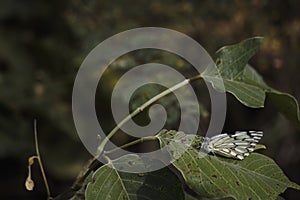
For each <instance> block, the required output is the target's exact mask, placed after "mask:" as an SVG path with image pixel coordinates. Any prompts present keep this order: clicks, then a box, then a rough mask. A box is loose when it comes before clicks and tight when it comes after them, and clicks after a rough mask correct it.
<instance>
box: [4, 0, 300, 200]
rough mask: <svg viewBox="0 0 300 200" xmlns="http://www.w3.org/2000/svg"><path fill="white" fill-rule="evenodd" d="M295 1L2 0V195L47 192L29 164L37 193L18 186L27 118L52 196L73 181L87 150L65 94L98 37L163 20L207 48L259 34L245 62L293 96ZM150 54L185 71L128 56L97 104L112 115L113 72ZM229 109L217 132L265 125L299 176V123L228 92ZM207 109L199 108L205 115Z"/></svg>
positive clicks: (272, 152)
mask: <svg viewBox="0 0 300 200" xmlns="http://www.w3.org/2000/svg"><path fill="white" fill-rule="evenodd" d="M299 8H300V2H299V1H296V0H294V1H293V0H286V1H280V0H272V1H271V0H262V1H259V0H250V1H238V0H236V1H233V0H209V1H208V0H205V1H198V0H194V1H185V0H182V1H175V0H166V1H159V0H152V1H145V0H140V1H133V0H127V1H115V0H112V1H96V0H90V1H88V0H69V1H61V0H52V1H46V0H27V1H22V0H0V164H1V165H0V177H1V179H0V191H1V192H0V199H42V198H43V199H45V189H44V185H43V182H42V179H41V174H40V171H39V169H38V166H37V165H36V164H35V165H34V166H33V169H32V171H33V175H32V176H33V179H34V181H35V183H36V187H35V189H34V191H33V192H28V191H26V190H25V187H24V181H25V179H26V176H27V159H28V157H29V156H31V155H33V154H35V150H34V139H33V136H34V135H33V119H34V118H37V119H38V127H39V128H38V132H39V138H40V150H41V153H42V159H43V161H44V165H45V168H46V172H47V175H48V179H49V184H50V188H51V191H52V194H53V195H54V196H55V195H57V194H59V193H61V192H63V191H64V190H66V189H67V187H68V186H70V185H71V183H72V181H74V179H75V177H76V175H77V174H78V172H79V171H80V169H81V167H82V166H83V165H84V163H85V161H87V160H88V159H89V158H90V155H89V153H88V152H87V151H86V150H85V148H84V147H83V145H82V143H81V142H80V140H79V138H78V136H77V133H76V130H75V127H74V123H73V119H72V112H71V97H72V95H71V94H72V86H73V82H74V79H75V76H76V72H77V70H78V68H79V66H80V64H81V62H82V61H83V59H84V58H85V56H86V55H87V54H88V52H89V51H90V50H92V49H93V48H94V47H95V46H96V45H97V44H98V43H100V42H101V41H103V40H104V39H106V38H108V37H110V36H112V35H114V34H116V33H119V32H121V31H125V30H128V29H131V28H136V27H143V26H158V27H165V28H170V29H174V30H177V31H180V32H183V33H185V34H187V35H189V36H190V37H192V38H194V39H195V40H197V41H198V42H199V43H200V44H201V45H202V46H203V47H204V48H205V49H206V50H207V51H208V52H209V53H210V54H211V55H212V56H213V54H214V52H215V51H216V50H217V49H218V48H220V47H222V46H224V45H228V44H233V43H238V42H240V41H241V40H243V39H246V38H249V37H253V36H264V37H265V40H264V43H263V46H262V48H261V50H260V51H259V52H258V54H257V55H256V56H255V57H254V58H253V59H251V61H250V63H251V64H252V65H253V66H254V68H255V69H256V70H257V71H258V72H259V73H260V74H262V75H263V77H264V79H265V81H266V82H267V83H268V84H269V85H270V86H271V87H273V88H276V89H278V90H280V91H283V92H288V93H290V94H292V95H294V96H295V97H296V98H297V99H298V100H300V89H299V86H300V79H299V74H300V67H299V64H300V56H299V52H300V12H299ZM153 60H155V61H161V62H162V63H166V64H169V65H173V66H174V67H175V68H177V69H179V68H180V69H182V66H186V68H184V69H183V71H184V72H186V75H187V76H188V75H189V73H191V72H189V70H188V67H187V66H188V65H186V64H182V63H184V62H182V61H181V60H180V58H177V57H176V56H174V55H168V54H167V53H165V54H163V55H161V54H159V53H157V52H155V51H149V52H148V53H147V52H133V53H131V54H129V55H125V56H123V57H122V58H120V59H119V61H117V62H115V64H114V66H112V68H111V71H108V72H107V74H108V75H109V76H108V75H107V77H108V78H106V79H105V78H104V79H103V80H102V82H103V83H104V82H105V84H106V85H105V86H103V85H102V87H100V86H99V87H100V89H99V90H101V92H102V93H101V94H100V95H99V97H97V98H99V100H97V102H100V103H98V104H99V105H97V108H98V110H101V112H102V114H101V115H102V116H106V115H107V116H110V115H111V114H110V111H109V110H108V109H105V108H107V106H105V105H110V102H109V98H110V94H109V88H110V87H112V86H113V84H114V83H115V78H111V77H112V75H115V77H118V76H119V73H120V72H122V70H123V71H124V69H126V67H132V66H134V65H137V64H140V63H146V62H149V61H153ZM161 89H162V88H159V87H158V89H157V90H161ZM152 93H153V94H155V92H153V91H152ZM152 93H151V92H148V93H147V92H146V93H144V94H142V95H140V96H141V97H145V95H146V96H151V95H150V94H152ZM137 97H138V95H137V96H136V98H135V99H139V98H137ZM148 98H149V97H148ZM140 99H141V98H140ZM137 101H139V100H137ZM203 101H204V102H205V100H203ZM132 102H133V104H134V101H132ZM171 103H172V102H171ZM173 103H174V102H173ZM175 103H176V102H175ZM227 109H228V113H227V120H226V124H225V127H224V130H225V131H234V130H239V129H241V130H245V129H261V130H264V132H265V136H264V138H263V143H264V144H265V145H266V146H267V150H265V151H263V153H264V154H266V155H268V156H270V157H271V158H273V159H274V160H275V161H276V162H277V163H278V164H279V166H280V167H281V168H282V169H283V170H284V172H285V174H286V175H287V176H288V177H289V178H290V179H291V180H292V181H295V182H296V183H298V184H300V170H299V168H300V157H299V154H298V153H299V152H300V134H299V130H296V129H295V128H294V127H293V126H292V124H291V123H290V122H289V121H287V120H286V119H285V118H284V117H283V116H282V115H281V114H279V113H278V112H277V111H276V110H275V109H274V107H272V106H271V105H269V104H268V102H267V104H266V107H265V108H264V109H250V108H247V107H245V106H243V105H242V104H240V103H239V102H238V101H237V100H236V99H235V98H233V97H232V96H231V95H228V108H227ZM174 112H175V111H174ZM208 113H209V109H208ZM208 113H202V114H203V118H204V119H205V118H207V116H209V114H208ZM174 115H175V114H174ZM103 120H104V121H102V122H101V123H102V124H105V127H106V129H107V131H109V130H110V129H111V128H113V127H114V121H113V120H112V119H111V117H107V118H106V117H104V119H103ZM172 120H173V119H171V122H172ZM174 121H176V119H174ZM204 122H205V120H204ZM203 126H205V124H203V125H202V127H203ZM204 129H205V128H204ZM283 196H284V197H285V198H287V199H299V198H300V192H298V191H295V190H290V189H288V190H287V191H286V192H285V193H284V194H283Z"/></svg>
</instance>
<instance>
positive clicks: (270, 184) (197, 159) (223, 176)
mask: <svg viewBox="0 0 300 200" xmlns="http://www.w3.org/2000/svg"><path fill="white" fill-rule="evenodd" d="M158 137H159V140H160V143H161V146H162V147H164V146H165V145H166V144H168V146H166V147H167V150H168V152H169V153H170V154H171V156H173V157H174V158H176V160H175V161H174V162H173V165H174V166H175V168H176V169H178V170H179V172H180V173H181V174H182V176H183V178H184V180H185V181H186V184H187V185H188V186H189V187H190V188H191V189H192V190H193V191H195V192H196V193H197V194H198V195H200V196H202V197H209V198H224V197H232V198H235V199H276V198H277V197H278V196H279V194H280V193H282V192H284V191H285V190H286V189H287V188H288V187H290V188H294V189H298V190H300V186H299V185H297V184H296V183H293V182H291V181H290V180H289V179H288V178H287V177H286V176H285V175H284V173H283V172H282V170H281V169H280V168H279V167H278V165H277V164H276V163H275V162H274V161H273V160H272V159H270V158H268V157H266V156H264V155H261V154H258V153H252V154H251V155H250V156H248V157H246V158H245V159H244V160H242V161H240V160H235V159H228V158H223V157H219V156H214V155H207V154H205V153H203V152H201V151H199V150H197V149H196V148H194V147H197V146H199V145H200V143H201V137H199V136H194V135H190V134H184V133H183V132H176V131H166V130H164V131H162V132H161V133H159V135H158ZM194 137H195V140H194V141H193V142H192V143H191V138H194ZM190 144H192V145H191V146H190V147H188V148H187V145H190ZM182 149H186V151H185V152H183V151H182ZM180 154H181V155H180ZM179 155H180V156H179Z"/></svg>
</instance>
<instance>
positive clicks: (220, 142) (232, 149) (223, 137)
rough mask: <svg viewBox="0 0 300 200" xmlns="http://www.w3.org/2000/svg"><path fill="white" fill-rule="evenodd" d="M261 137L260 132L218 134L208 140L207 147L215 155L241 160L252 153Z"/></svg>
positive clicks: (261, 133)
mask: <svg viewBox="0 0 300 200" xmlns="http://www.w3.org/2000/svg"><path fill="white" fill-rule="evenodd" d="M262 136H263V132H262V131H237V132H235V134H233V135H229V134H220V135H216V136H214V137H212V138H211V139H210V142H209V143H210V144H209V146H212V147H213V153H215V154H218V155H221V156H225V157H229V158H235V159H240V160H243V159H244V158H245V157H246V156H249V154H250V153H251V152H253V151H254V149H255V146H256V144H257V143H258V142H259V140H260V139H261V137H262Z"/></svg>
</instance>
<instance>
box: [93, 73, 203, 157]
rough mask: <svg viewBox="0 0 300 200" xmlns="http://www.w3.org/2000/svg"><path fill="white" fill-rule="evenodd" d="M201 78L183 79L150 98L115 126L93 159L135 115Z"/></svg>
mask: <svg viewBox="0 0 300 200" xmlns="http://www.w3.org/2000/svg"><path fill="white" fill-rule="evenodd" d="M200 78H202V76H201V74H198V75H196V76H194V77H192V78H189V79H185V80H184V81H182V82H180V83H178V84H176V85H174V86H173V87H171V88H168V89H166V90H165V91H163V92H161V93H160V94H158V95H156V96H154V97H152V98H151V99H149V100H148V101H147V102H145V103H144V104H143V105H141V106H140V107H138V108H137V109H135V111H133V112H132V113H131V114H130V115H128V116H127V117H125V118H124V119H123V120H122V121H121V122H120V123H119V124H117V126H116V127H115V128H114V129H113V130H112V131H111V132H110V133H109V134H108V135H107V136H106V137H105V138H104V140H103V141H102V142H101V144H100V145H99V147H98V149H97V153H96V156H95V157H97V158H98V157H99V156H100V155H101V154H102V153H103V149H104V147H105V145H106V143H107V142H108V141H109V139H110V138H111V137H112V136H114V135H115V133H116V132H117V131H118V130H119V129H120V128H121V127H122V126H123V125H124V124H125V123H126V122H128V121H129V120H130V119H132V118H133V117H135V116H136V115H138V114H139V113H140V112H142V111H143V110H144V109H145V108H147V107H148V106H150V105H151V104H153V103H154V102H156V101H157V100H159V99H161V98H162V97H164V96H166V95H168V94H170V93H171V92H174V91H175V90H177V89H179V88H181V87H183V86H185V85H187V84H188V83H190V82H191V81H194V80H198V79H200Z"/></svg>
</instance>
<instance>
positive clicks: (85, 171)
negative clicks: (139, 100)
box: [55, 74, 202, 200]
mask: <svg viewBox="0 0 300 200" xmlns="http://www.w3.org/2000/svg"><path fill="white" fill-rule="evenodd" d="M201 78H202V76H201V74H198V75H196V76H193V77H191V78H189V79H185V80H184V81H182V82H180V83H178V84H176V85H174V86H173V87H171V88H170V89H166V90H165V91H163V92H162V93H160V94H158V95H156V96H154V97H153V98H151V99H150V100H148V101H147V102H145V103H144V104H143V105H141V106H140V107H138V108H137V109H136V110H135V111H134V112H132V113H131V114H130V115H128V116H127V117H125V118H124V119H123V120H122V121H121V122H120V123H119V124H118V125H117V126H116V127H115V128H114V129H113V130H112V131H111V132H110V133H109V134H108V135H107V136H106V137H105V138H104V140H103V141H102V142H101V143H100V145H99V146H98V148H97V152H96V155H95V157H94V158H92V159H91V160H90V161H89V164H88V165H87V167H85V168H83V170H81V172H80V173H79V176H78V177H77V179H76V181H75V182H74V184H73V186H72V187H71V188H70V189H69V190H68V191H66V192H65V193H63V194H61V195H59V196H58V197H56V198H55V199H57V200H58V199H66V198H65V197H66V196H69V197H70V196H73V195H74V192H75V191H77V190H79V189H80V188H81V187H82V183H83V182H84V180H85V178H86V177H87V176H88V175H89V174H90V173H91V172H92V171H93V170H95V169H96V168H97V167H99V166H101V163H100V162H99V161H98V160H97V158H99V156H101V155H103V149H104V147H105V145H106V143H107V142H108V141H109V139H110V138H111V137H112V136H114V134H115V133H116V132H117V131H118V130H119V129H120V127H121V126H123V125H124V124H125V123H126V122H127V121H128V120H129V119H131V118H133V117H134V116H136V115H138V114H139V113H140V112H142V111H143V110H144V109H145V108H147V107H148V106H150V105H151V104H152V103H154V102H155V101H157V100H159V99H160V98H162V97H164V96H166V95H168V94H170V93H171V92H173V91H175V90H177V89H179V88H180V87H183V86H185V85H187V84H188V83H190V82H192V81H195V80H198V79H201ZM154 137H155V136H150V137H145V138H147V139H145V138H144V139H143V138H140V139H138V140H135V141H133V142H130V143H128V144H125V145H123V146H121V147H120V148H125V147H128V146H131V145H134V144H137V143H139V142H143V141H146V140H154ZM150 138H151V139H150ZM155 139H157V138H155ZM118 149H119V148H117V149H113V150H111V151H107V152H105V153H106V154H108V153H112V152H113V151H116V150H118Z"/></svg>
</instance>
